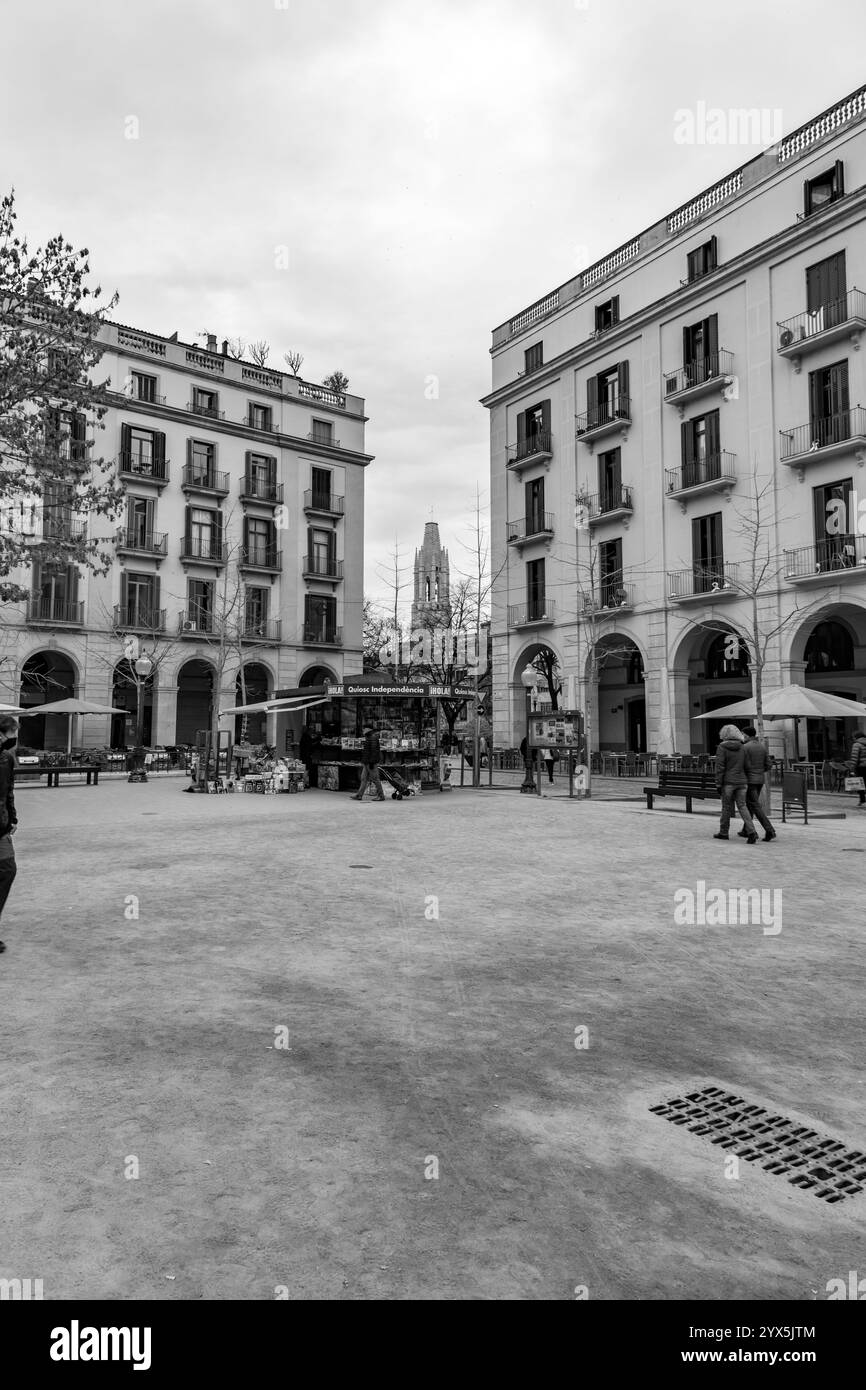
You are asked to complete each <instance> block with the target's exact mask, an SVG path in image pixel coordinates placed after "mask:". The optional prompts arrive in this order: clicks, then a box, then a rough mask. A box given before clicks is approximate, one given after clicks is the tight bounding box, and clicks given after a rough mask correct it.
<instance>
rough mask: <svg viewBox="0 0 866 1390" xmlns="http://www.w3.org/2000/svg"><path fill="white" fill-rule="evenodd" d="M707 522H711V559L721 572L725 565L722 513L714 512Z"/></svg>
mask: <svg viewBox="0 0 866 1390" xmlns="http://www.w3.org/2000/svg"><path fill="white" fill-rule="evenodd" d="M707 520H708V521H709V543H710V559H711V561H712V563H713V565H715V566H718V568H719V570H720V571H721V569H722V567H723V565H724V563H725V554H724V548H723V545H722V514H721V512H713V514H712V516H711V517H708V518H707Z"/></svg>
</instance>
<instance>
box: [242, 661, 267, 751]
mask: <svg viewBox="0 0 866 1390" xmlns="http://www.w3.org/2000/svg"><path fill="white" fill-rule="evenodd" d="M243 673H244V683H245V685H246V698H244V694H243V690H242V686H241V671H240V668H238V672H237V675H236V676H235V698H236V700H237V703H238V704H239V705H240V704H247V705H255V704H259V703H260V702H261V701H262V700H266V699H267V698H268V696H269V695H272V694H273V689H274V677H273V674H272V672H271V671H270V670H269V669H268V667H267V666H266V665H265V663H264V662H262V661H245V662H244V664H243ZM267 718H268V717H267V715H266V714H247V715H242V714H238V715H236V716H235V735H234V738H235V743H239V742H240V741H241V736H242V734H243V731H244V720H246V740H247V742H248V743H267Z"/></svg>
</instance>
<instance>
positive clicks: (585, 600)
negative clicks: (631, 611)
mask: <svg viewBox="0 0 866 1390" xmlns="http://www.w3.org/2000/svg"><path fill="white" fill-rule="evenodd" d="M635 595H636V588H635V585H634V584H627V583H625V582H624V581H623V578H622V576H621V575H616V574H614V575H610V576H609V577H607V578H605V579H602V580H601V582H600V584H599V586H598V588H597V589H596V591H595V593H592V594H583V595H582V604H581V606H582V608H583V613H584V616H585V617H589V616H591V615H592V614H594V613H607V612H611V611H617V612H618V611H620V610H621V609H623V608H634V605H635Z"/></svg>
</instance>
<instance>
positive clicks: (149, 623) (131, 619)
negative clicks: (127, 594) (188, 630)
mask: <svg viewBox="0 0 866 1390" xmlns="http://www.w3.org/2000/svg"><path fill="white" fill-rule="evenodd" d="M114 626H115V627H116V628H119V629H120V630H121V631H122V632H165V609H164V608H149V607H148V606H147V605H146V604H142V603H127V604H123V603H116V604H115V605H114Z"/></svg>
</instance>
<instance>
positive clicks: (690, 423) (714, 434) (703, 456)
mask: <svg viewBox="0 0 866 1390" xmlns="http://www.w3.org/2000/svg"><path fill="white" fill-rule="evenodd" d="M680 444H681V450H682V465H683V482H682V485H683V487H697V485H698V483H707V482H710V481H712V480H713V479H714V478H719V477H721V471H722V454H721V449H720V447H719V412H718V411H717V410H711V411H710V412H709V413H708V414H707V415H699V416H698V417H697V419H695V420H684V421H683V424H682V427H681V430H680Z"/></svg>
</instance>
